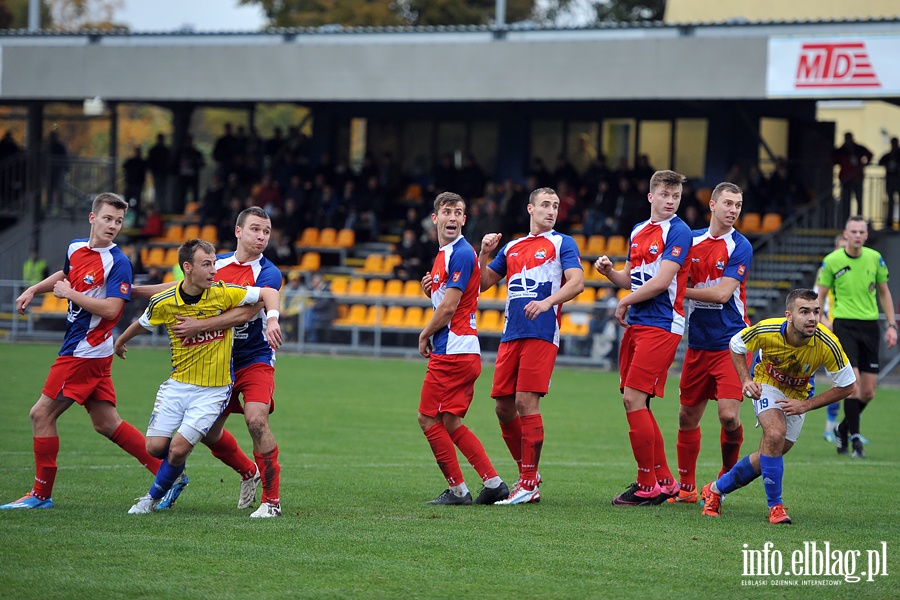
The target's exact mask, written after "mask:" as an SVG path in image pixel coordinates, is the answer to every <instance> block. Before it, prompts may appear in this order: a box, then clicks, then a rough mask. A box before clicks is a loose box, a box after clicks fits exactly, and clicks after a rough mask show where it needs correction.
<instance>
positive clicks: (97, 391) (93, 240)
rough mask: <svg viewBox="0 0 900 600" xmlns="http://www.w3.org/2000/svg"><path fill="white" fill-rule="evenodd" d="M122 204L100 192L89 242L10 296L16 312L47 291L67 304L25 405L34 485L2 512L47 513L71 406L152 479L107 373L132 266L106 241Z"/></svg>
mask: <svg viewBox="0 0 900 600" xmlns="http://www.w3.org/2000/svg"><path fill="white" fill-rule="evenodd" d="M127 210H128V203H127V202H125V199H124V198H122V197H121V196H119V195H117V194H111V193H103V194H100V195H98V196H97V197H96V198H95V199H94V203H93V205H92V206H91V213H90V217H89V218H88V220H89V222H90V224H91V233H90V237H88V238H87V239H76V240H72V241H71V242H70V243H69V248H68V250H67V253H66V261H65V266H63V269H62V270H61V271H58V272H56V273H54V274H52V275H50V276H49V277H47V278H46V279H44V280H43V281H41V282H39V283H37V284H35V285H33V286H31V287H29V288H28V289H27V290H25V291H24V292H23V293H22V295H20V296H19V297H18V298H17V299H16V308H17V309H18V311H19V313H21V314H25V310H26V309H27V308H28V306H29V305H30V304H31V302H32V301H33V300H34V296H35V294H44V293H47V292H51V291H52V292H53V295H54V296H56V297H57V298H65V299H66V300H67V301H68V304H69V313H68V316H67V317H66V336H65V339H64V340H63V344H62V349H61V350H60V351H59V357H58V358H57V359H56V362H55V363H53V366H52V367H51V368H50V375H49V376H48V377H47V381H46V383H45V384H44V388H43V390H41V397H40V398H39V399H38V401H37V402H36V403H35V405H34V406H33V407H32V408H31V414H30V416H31V427H32V432H33V435H34V463H35V476H34V487H33V488H32V490H31V491H30V492H28V493H27V494H26V495H25V496H23V497H22V498H19V499H18V500H16V501H15V502H10V503H9V504H4V505H3V506H2V507H0V508H3V509H12V508H51V507H52V506H53V499H52V497H51V495H52V492H53V483H54V481H55V479H56V470H57V466H56V457H57V455H58V454H59V433H58V432H57V429H56V421H57V419H59V417H60V416H61V415H62V414H63V413H64V412H66V410H68V409H69V407H70V406H72V404H73V403H74V402H77V403H78V404H80V405H82V406H83V407H84V408H85V410H87V412H88V415H90V418H91V423H92V424H93V426H94V430H95V431H97V433H100V434H102V435H104V436H106V437H108V438H109V439H110V440H112V441H113V442H115V443H116V444H117V445H119V447H121V448H122V449H123V450H125V452H127V453H128V454H130V455H132V456H133V457H135V458H136V459H137V460H138V462H140V463H141V464H142V465H143V466H144V467H146V468H147V470H148V471H150V472H151V473H153V474H156V472H157V470H158V469H159V465H160V462H161V461H160V460H159V459H158V458H154V457H152V456H150V455H149V454H148V453H147V450H146V449H145V447H144V444H145V442H144V436H143V435H141V433H140V432H139V431H138V430H137V429H136V428H135V427H134V426H133V425H131V424H129V423H127V422H126V421H123V420H122V418H121V417H120V416H119V413H118V412H117V411H116V392H115V389H114V387H113V382H112V376H111V369H112V354H113V339H112V330H113V328H114V327H115V326H116V323H118V321H119V318H120V317H121V316H122V311H123V309H124V307H125V302H127V301H128V300H130V298H131V282H132V268H131V261H130V260H129V259H128V257H127V256H125V254H124V253H123V252H122V250H121V249H120V248H119V247H118V246H117V245H116V244H114V243H113V240H114V239H115V238H116V235H118V233H119V230H121V229H122V223H124V221H125V211H127Z"/></svg>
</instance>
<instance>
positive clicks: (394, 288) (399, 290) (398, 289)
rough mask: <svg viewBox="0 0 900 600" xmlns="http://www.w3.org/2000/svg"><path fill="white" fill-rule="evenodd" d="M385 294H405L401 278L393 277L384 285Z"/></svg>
mask: <svg viewBox="0 0 900 600" xmlns="http://www.w3.org/2000/svg"><path fill="white" fill-rule="evenodd" d="M384 295H385V296H395V297H396V296H402V295H403V282H402V281H400V280H399V279H391V280H389V281H388V282H387V284H385V286H384Z"/></svg>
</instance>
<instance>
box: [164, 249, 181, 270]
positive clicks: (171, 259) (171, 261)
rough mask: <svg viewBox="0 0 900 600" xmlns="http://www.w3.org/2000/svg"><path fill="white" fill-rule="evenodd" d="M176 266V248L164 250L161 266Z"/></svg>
mask: <svg viewBox="0 0 900 600" xmlns="http://www.w3.org/2000/svg"><path fill="white" fill-rule="evenodd" d="M177 264H178V248H169V249H168V250H166V257H165V258H164V259H163V264H162V266H164V267H174V266H175V265H177Z"/></svg>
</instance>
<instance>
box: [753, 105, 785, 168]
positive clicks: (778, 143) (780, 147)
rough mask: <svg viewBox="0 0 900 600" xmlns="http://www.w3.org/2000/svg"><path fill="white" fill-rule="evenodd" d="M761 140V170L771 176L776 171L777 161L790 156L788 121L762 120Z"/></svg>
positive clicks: (760, 128)
mask: <svg viewBox="0 0 900 600" xmlns="http://www.w3.org/2000/svg"><path fill="white" fill-rule="evenodd" d="M759 138H760V144H759V170H760V171H762V172H763V173H764V174H765V175H771V174H772V172H773V171H774V170H775V159H776V158H785V157H787V155H788V121H787V119H768V118H762V119H760V120H759ZM763 142H765V143H763ZM766 146H768V151H767V150H766ZM770 152H771V154H770Z"/></svg>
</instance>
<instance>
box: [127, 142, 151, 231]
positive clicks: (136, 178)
mask: <svg viewBox="0 0 900 600" xmlns="http://www.w3.org/2000/svg"><path fill="white" fill-rule="evenodd" d="M122 171H124V173H125V201H126V202H128V205H129V206H130V207H131V209H132V210H133V211H134V212H135V213H137V214H136V215H135V217H136V218H139V217H140V216H141V196H143V194H144V184H145V183H146V182H147V161H146V160H144V155H143V151H142V150H141V147H140V146H135V147H134V151H133V152H132V154H131V157H129V158H128V160H126V161H125V162H123V163H122Z"/></svg>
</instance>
